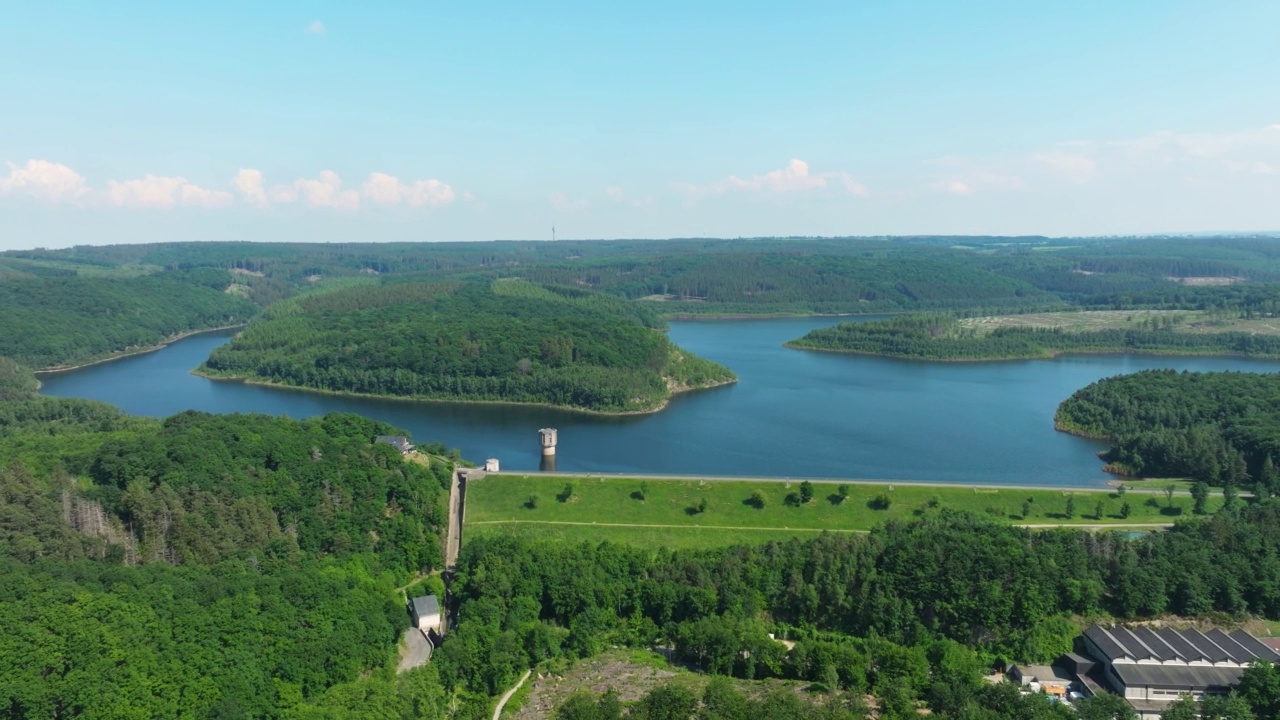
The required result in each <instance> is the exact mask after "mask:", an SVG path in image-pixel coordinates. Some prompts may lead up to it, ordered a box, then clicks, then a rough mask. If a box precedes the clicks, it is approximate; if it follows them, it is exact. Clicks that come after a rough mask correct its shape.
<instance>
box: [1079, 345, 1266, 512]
mask: <svg viewBox="0 0 1280 720" xmlns="http://www.w3.org/2000/svg"><path fill="white" fill-rule="evenodd" d="M1055 423H1056V425H1057V427H1058V428H1059V429H1060V430H1064V431H1066V432H1070V433H1075V434H1077V435H1084V436H1086V437H1093V438H1098V439H1103V440H1108V441H1110V442H1111V443H1112V446H1111V448H1110V449H1109V450H1108V451H1107V452H1106V453H1105V454H1104V456H1103V457H1104V459H1106V460H1107V461H1109V462H1110V463H1112V465H1113V469H1114V470H1116V471H1118V472H1123V473H1124V474H1130V475H1144V476H1155V477H1191V478H1193V479H1195V480H1197V481H1200V482H1205V483H1210V484H1217V485H1224V486H1234V487H1239V486H1242V485H1251V486H1253V487H1254V488H1255V489H1256V490H1257V491H1258V492H1260V493H1262V494H1264V495H1275V494H1280V473H1277V471H1276V469H1275V462H1276V459H1277V458H1280V375H1277V374H1274V373H1237V372H1218V373H1199V372H1175V371H1173V370H1145V371H1142V372H1138V373H1133V374H1131V375H1119V376H1116V377H1111V378H1106V379H1104V380H1099V381H1098V382H1095V383H1093V384H1092V385H1089V386H1088V387H1085V388H1082V389H1080V390H1077V391H1076V392H1075V393H1073V394H1072V395H1071V397H1069V398H1067V399H1066V400H1064V401H1063V402H1062V404H1061V405H1059V406H1058V412H1057V415H1056V417H1055Z"/></svg>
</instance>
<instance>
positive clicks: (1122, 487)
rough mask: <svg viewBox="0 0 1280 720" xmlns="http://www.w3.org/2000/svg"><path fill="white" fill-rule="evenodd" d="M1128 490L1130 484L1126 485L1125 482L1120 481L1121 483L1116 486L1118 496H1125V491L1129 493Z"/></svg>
mask: <svg viewBox="0 0 1280 720" xmlns="http://www.w3.org/2000/svg"><path fill="white" fill-rule="evenodd" d="M1127 492H1129V486H1128V485H1125V484H1124V483H1120V484H1119V485H1117V486H1116V496H1117V497H1120V498H1123V497H1124V496H1125V493H1127Z"/></svg>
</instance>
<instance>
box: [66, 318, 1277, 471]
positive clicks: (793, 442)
mask: <svg viewBox="0 0 1280 720" xmlns="http://www.w3.org/2000/svg"><path fill="white" fill-rule="evenodd" d="M839 321H840V319H839V318H791V319H781V320H732V321H698V322H673V323H671V332H670V335H671V339H672V340H673V341H675V342H676V343H677V344H678V345H680V346H681V347H683V348H685V349H687V350H689V351H691V352H693V353H696V354H698V355H701V356H702V357H705V358H708V359H711V360H715V361H716V362H719V363H722V364H724V365H726V366H728V367H729V368H731V369H732V370H733V371H734V372H735V373H737V374H738V378H739V382H738V383H737V384H736V385H731V386H727V387H722V388H716V389H712V390H705V391H701V392H695V393H689V394H685V395H680V396H678V397H676V398H674V399H673V400H672V402H671V405H670V406H669V407H668V408H667V409H665V410H663V411H662V412H659V413H656V414H653V415H636V416H626V417H605V416H598V415H587V414H580V413H573V412H565V411H560V410H551V409H544V408H536V407H524V406H508V405H482V404H465V403H444V402H414V401H397V400H380V399H371V398H352V397H340V396H335V395H324V394H319V393H310V392H304V391H294V390H282V389H278V388H267V387H261V386H254V385H246V384H244V383H239V382H214V381H211V380H206V379H204V378H201V377H197V376H195V375H191V374H189V371H190V370H191V369H192V368H195V367H196V366H198V365H199V364H200V363H201V362H202V361H204V359H205V358H206V357H208V355H209V352H210V351H212V350H213V348H215V347H217V346H218V345H221V344H223V343H225V342H227V341H228V340H230V336H231V333H228V332H223V333H210V334H206V335H198V336H194V337H190V338H187V339H185V340H181V341H179V342H176V343H174V344H173V345H170V346H169V347H167V348H164V349H162V350H159V351H156V352H152V353H147V354H143V355H136V356H133V357H128V358H124V359H121V360H116V361H113V362H108V363H102V364H99V365H93V366H90V367H86V368H83V369H80V370H75V371H71V372H66V373H59V374H51V375H43V376H41V380H42V381H43V383H44V387H43V390H42V392H44V393H45V394H48V395H56V396H63V397H80V398H91V399H94V400H102V401H105V402H109V403H112V404H115V405H117V406H119V407H120V408H121V409H123V410H124V411H125V412H128V413H132V414H135V415H148V416H153V417H165V416H168V415H172V414H174V413H178V412H181V411H183V410H188V409H195V410H202V411H206V412H214V413H230V412H256V413H267V414H271V415H288V416H290V417H294V418H306V417H311V416H315V415H321V414H324V413H326V412H334V411H340V412H353V413H359V414H361V415H366V416H368V417H372V418H376V419H378V420H383V421H386V422H389V423H392V424H393V425H396V426H398V427H401V428H404V429H405V430H407V431H408V432H409V433H410V434H411V435H412V436H413V439H414V440H415V441H417V442H433V441H438V442H442V443H444V444H445V445H447V446H449V447H451V448H453V447H456V448H458V449H459V450H461V451H462V455H463V457H465V458H467V459H468V460H472V461H475V462H483V461H484V459H485V458H490V457H496V458H498V459H499V460H500V461H501V463H502V466H503V469H504V470H537V469H538V467H539V461H540V451H539V446H538V429H539V428H544V427H554V428H557V429H558V430H559V446H558V448H557V460H556V462H557V468H558V469H559V470H562V471H569V472H614V473H655V474H688V475H751V476H761V475H763V476H778V477H811V478H864V479H890V480H915V481H934V482H945V483H958V484H969V483H1001V484H1019V485H1054V486H1089V485H1094V486H1096V485H1102V484H1104V483H1105V482H1106V481H1107V480H1108V479H1109V478H1110V476H1109V475H1107V474H1106V473H1104V472H1103V471H1102V462H1101V461H1100V460H1098V458H1097V457H1096V455H1095V453H1096V452H1097V451H1098V450H1100V449H1102V448H1103V447H1104V446H1103V445H1102V444H1101V443H1097V442H1093V441H1089V440H1084V439H1081V438H1076V437H1072V436H1069V435H1065V434H1063V433H1059V432H1057V431H1055V430H1054V429H1053V414H1054V411H1055V410H1056V408H1057V406H1058V403H1059V402H1061V401H1062V400H1064V399H1066V398H1067V396H1069V395H1070V394H1071V393H1072V392H1074V391H1075V390H1077V389H1079V388H1081V387H1084V386H1085V385H1088V384H1089V383H1091V382H1093V381H1095V380H1098V379H1101V378H1104V377H1109V376H1111V375H1118V374H1122V373H1130V372H1136V371H1138V370H1144V369H1149V368H1174V369H1178V370H1240V371H1252V372H1276V371H1280V361H1262V360H1246V359H1241V358H1196V357H1153V356H1126V355H1074V356H1066V357H1062V358H1058V359H1056V360H1027V361H1007V362H989V363H927V362H918V361H906V360H892V359H886V358H873V357H862V356H856V355H841V354H835V353H820V352H810V351H800V350H789V349H787V348H784V347H782V343H784V342H786V341H787V340H791V339H793V338H797V337H800V336H801V335H804V334H805V333H806V332H808V331H809V330H811V329H813V328H817V327H826V326H829V325H833V324H835V323H837V322H839Z"/></svg>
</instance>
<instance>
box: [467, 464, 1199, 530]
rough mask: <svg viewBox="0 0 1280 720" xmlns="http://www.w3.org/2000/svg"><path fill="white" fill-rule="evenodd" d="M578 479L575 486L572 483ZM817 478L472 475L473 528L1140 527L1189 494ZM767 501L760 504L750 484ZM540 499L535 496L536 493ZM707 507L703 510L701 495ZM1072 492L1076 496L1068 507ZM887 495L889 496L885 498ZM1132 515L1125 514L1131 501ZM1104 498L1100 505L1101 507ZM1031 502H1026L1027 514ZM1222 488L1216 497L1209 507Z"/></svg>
mask: <svg viewBox="0 0 1280 720" xmlns="http://www.w3.org/2000/svg"><path fill="white" fill-rule="evenodd" d="M567 485H572V486H573V489H572V493H571V494H566V493H565V488H566V486H567ZM838 488H839V485H837V484H833V483H814V484H813V491H814V492H813V498H812V499H811V500H810V501H809V502H808V503H805V504H796V503H797V502H798V500H799V497H800V483H799V482H798V481H791V482H789V483H788V482H745V481H710V480H708V481H696V480H647V481H644V480H633V479H626V478H605V479H587V478H564V477H555V476H541V475H532V476H529V475H507V474H502V475H492V476H489V477H486V478H484V479H482V480H478V481H473V482H471V483H468V485H467V510H466V525H465V528H466V530H465V533H466V537H476V536H477V535H483V534H485V533H493V532H510V533H518V534H521V535H535V536H538V537H550V538H557V539H563V540H569V541H578V540H591V541H600V540H610V541H614V542H623V543H630V544H636V545H645V546H658V545H661V546H667V547H707V546H710V545H726V544H732V543H741V542H757V541H759V542H763V541H765V540H774V539H780V538H785V537H811V536H812V535H813V534H814V533H817V532H821V531H823V530H829V531H834V532H860V531H866V530H870V529H871V528H873V527H875V526H877V525H880V524H881V523H883V522H884V521H885V520H888V519H890V518H900V519H907V518H911V517H914V516H915V515H916V514H917V513H919V512H923V511H924V510H925V509H927V508H929V507H940V508H953V509H957V510H968V511H972V512H977V513H984V514H987V515H990V516H992V517H997V518H1001V519H1004V520H1006V521H1008V522H1012V523H1018V524H1027V525H1058V524H1071V525H1079V526H1086V527H1087V526H1093V525H1105V526H1108V527H1112V526H1114V527H1117V528H1122V527H1141V526H1143V525H1147V524H1152V523H1168V522H1171V521H1172V520H1174V519H1176V518H1177V517H1182V516H1189V515H1190V513H1191V505H1192V500H1191V498H1190V497H1186V496H1175V497H1174V498H1173V508H1172V510H1171V509H1170V508H1168V507H1167V505H1168V502H1167V500H1166V499H1165V497H1164V496H1163V495H1151V494H1138V493H1131V494H1129V495H1127V496H1126V497H1124V498H1121V497H1119V495H1118V494H1117V493H1116V492H1114V491H1108V490H1101V489H1100V490H1070V491H1063V490H998V489H985V488H979V489H975V488H972V487H947V488H934V487H920V486H903V485H898V486H892V485H849V486H848V497H846V498H844V499H841V497H840V494H839V490H838ZM757 492H758V493H760V494H761V496H762V498H763V500H764V502H763V505H762V506H760V507H757V505H756V504H755V503H753V502H752V495H753V493H757ZM535 496H536V498H537V500H536V502H533V503H530V499H531V498H533V497H535ZM704 499H705V500H706V509H705V510H702V511H699V507H700V506H701V505H702V502H703V500H704ZM1068 499H1070V500H1071V501H1072V503H1073V504H1074V513H1073V516H1072V517H1067V514H1066V510H1067V502H1068ZM884 500H887V501H888V503H887V507H885V503H884V502H883V501H884ZM1126 501H1127V502H1128V503H1129V506H1130V513H1129V517H1127V518H1124V517H1121V515H1120V508H1121V505H1122V504H1123V503H1124V502H1126ZM1098 503H1102V515H1101V517H1097V516H1096V515H1095V513H1096V512H1097V507H1098ZM1024 504H1025V505H1026V510H1027V511H1028V512H1027V514H1026V516H1025V517H1024V515H1023V509H1024ZM1220 504H1221V497H1218V496H1215V497H1213V498H1211V499H1210V502H1209V505H1208V508H1209V511H1210V512H1212V511H1213V510H1215V509H1216V508H1217V507H1218V506H1219V505H1220Z"/></svg>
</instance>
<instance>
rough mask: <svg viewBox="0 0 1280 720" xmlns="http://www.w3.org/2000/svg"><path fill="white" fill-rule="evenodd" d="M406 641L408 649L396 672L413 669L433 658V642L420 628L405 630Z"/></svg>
mask: <svg viewBox="0 0 1280 720" xmlns="http://www.w3.org/2000/svg"><path fill="white" fill-rule="evenodd" d="M404 642H405V646H406V651H405V654H404V655H403V656H402V657H401V658H400V664H399V665H397V666H396V672H398V673H402V672H404V671H406V670H412V669H414V668H416V667H418V666H420V665H424V664H426V662H427V661H428V660H430V659H431V643H430V642H429V641H428V640H427V636H426V635H423V634H422V631H421V630H419V629H418V628H409V629H408V630H405V631H404Z"/></svg>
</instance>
